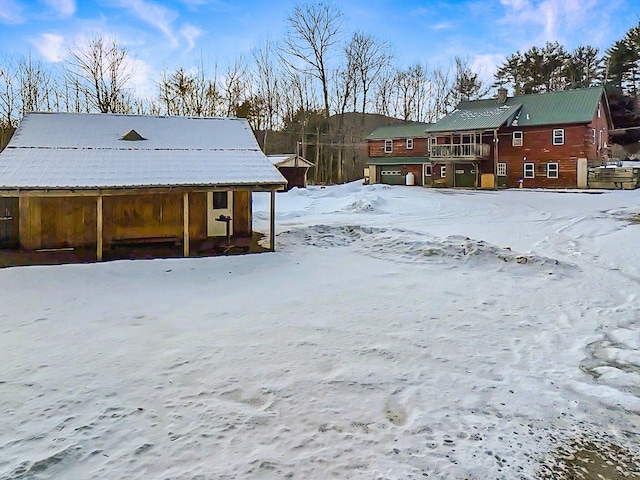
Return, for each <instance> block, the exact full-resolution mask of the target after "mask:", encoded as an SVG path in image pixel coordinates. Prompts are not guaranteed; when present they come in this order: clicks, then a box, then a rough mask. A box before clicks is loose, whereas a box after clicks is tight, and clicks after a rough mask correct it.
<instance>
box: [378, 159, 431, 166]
mask: <svg viewBox="0 0 640 480" xmlns="http://www.w3.org/2000/svg"><path fill="white" fill-rule="evenodd" d="M415 163H431V159H430V158H429V157H373V158H369V160H368V161H367V165H411V164H415Z"/></svg>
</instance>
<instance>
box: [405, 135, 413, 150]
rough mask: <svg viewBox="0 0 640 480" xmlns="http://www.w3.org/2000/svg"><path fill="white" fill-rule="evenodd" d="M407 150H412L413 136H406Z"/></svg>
mask: <svg viewBox="0 0 640 480" xmlns="http://www.w3.org/2000/svg"><path fill="white" fill-rule="evenodd" d="M406 146H407V150H413V138H407V144H406Z"/></svg>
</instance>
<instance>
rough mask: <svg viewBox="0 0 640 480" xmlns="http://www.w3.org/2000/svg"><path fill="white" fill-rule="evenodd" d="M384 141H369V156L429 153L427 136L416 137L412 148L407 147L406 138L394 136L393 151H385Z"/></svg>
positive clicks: (404, 155)
mask: <svg viewBox="0 0 640 480" xmlns="http://www.w3.org/2000/svg"><path fill="white" fill-rule="evenodd" d="M384 142H385V141H384V140H369V141H368V142H367V149H368V155H369V157H419V156H422V155H424V156H426V155H427V139H426V138H414V139H413V149H411V150H409V149H407V139H406V138H394V139H393V151H392V152H391V153H385V152H384Z"/></svg>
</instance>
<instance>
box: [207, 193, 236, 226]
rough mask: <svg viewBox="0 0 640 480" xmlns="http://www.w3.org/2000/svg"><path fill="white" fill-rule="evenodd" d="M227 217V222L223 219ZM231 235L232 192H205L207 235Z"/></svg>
mask: <svg viewBox="0 0 640 480" xmlns="http://www.w3.org/2000/svg"><path fill="white" fill-rule="evenodd" d="M225 218H228V219H229V220H228V222H227V221H224V220H223V219H225ZM227 223H228V224H229V234H231V235H233V192H230V191H228V192H208V193H207V236H208V237H224V236H225V235H227Z"/></svg>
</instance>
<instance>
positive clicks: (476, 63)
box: [470, 53, 504, 87]
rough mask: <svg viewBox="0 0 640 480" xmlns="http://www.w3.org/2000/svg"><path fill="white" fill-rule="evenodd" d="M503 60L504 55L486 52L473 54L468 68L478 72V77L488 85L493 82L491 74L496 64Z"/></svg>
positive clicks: (496, 68)
mask: <svg viewBox="0 0 640 480" xmlns="http://www.w3.org/2000/svg"><path fill="white" fill-rule="evenodd" d="M503 61H504V56H503V55H500V54H495V53H488V54H482V55H475V56H473V57H472V59H471V65H470V68H471V70H472V71H474V72H475V73H477V74H478V79H479V80H480V81H481V82H483V83H484V84H485V86H487V87H488V86H490V85H491V84H492V83H493V81H494V77H493V75H494V74H495V73H496V71H497V70H498V65H500V64H501V63H502V62H503Z"/></svg>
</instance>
